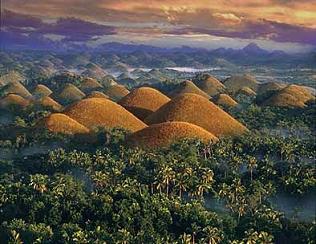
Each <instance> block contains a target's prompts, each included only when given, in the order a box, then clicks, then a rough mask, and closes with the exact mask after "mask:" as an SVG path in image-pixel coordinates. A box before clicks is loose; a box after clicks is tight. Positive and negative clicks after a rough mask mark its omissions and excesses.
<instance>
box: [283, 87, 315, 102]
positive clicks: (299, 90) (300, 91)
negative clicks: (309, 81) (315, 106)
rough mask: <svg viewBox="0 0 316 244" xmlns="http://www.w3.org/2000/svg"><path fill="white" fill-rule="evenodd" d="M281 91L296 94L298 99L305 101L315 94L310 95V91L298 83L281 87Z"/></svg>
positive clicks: (312, 97)
mask: <svg viewBox="0 0 316 244" xmlns="http://www.w3.org/2000/svg"><path fill="white" fill-rule="evenodd" d="M282 92H283V93H288V94H292V95H293V96H296V97H297V98H298V99H300V100H301V101H302V102H304V103H305V102H307V101H309V100H313V99H315V96H313V95H312V93H311V92H310V91H309V90H308V89H306V88H304V87H302V86H298V85H289V86H286V87H285V88H283V89H282Z"/></svg>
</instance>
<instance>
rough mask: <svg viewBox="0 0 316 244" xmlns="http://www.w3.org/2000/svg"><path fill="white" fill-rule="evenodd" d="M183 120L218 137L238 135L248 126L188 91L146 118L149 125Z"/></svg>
mask: <svg viewBox="0 0 316 244" xmlns="http://www.w3.org/2000/svg"><path fill="white" fill-rule="evenodd" d="M168 121H183V122H188V123H192V124H195V125H198V126H200V127H202V128H204V129H206V130H207V131H209V132H210V133H212V134H213V135H215V136H217V137H222V136H237V135H240V134H243V133H244V132H246V131H247V128H246V127H245V126H243V125H242V124H241V123H239V122H238V121H237V120H236V119H234V118H233V117H231V116H230V115H229V114H228V113H226V112H225V111H224V110H222V109H221V108H219V107H218V106H216V105H215V104H214V103H212V102H210V101H209V100H208V99H206V98H204V97H202V96H199V95H196V94H192V93H187V94H183V95H180V96H178V97H176V98H174V99H172V100H171V101H170V102H168V103H167V104H165V105H164V106H162V107H161V108H160V109H158V110H157V111H156V112H155V113H153V114H152V115H150V116H149V117H148V118H146V119H145V122H146V123H147V124H149V125H151V124H159V123H163V122H168Z"/></svg>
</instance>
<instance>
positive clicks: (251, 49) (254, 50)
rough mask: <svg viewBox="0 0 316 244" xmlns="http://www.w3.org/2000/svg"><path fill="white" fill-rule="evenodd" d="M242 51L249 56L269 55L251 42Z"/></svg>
mask: <svg viewBox="0 0 316 244" xmlns="http://www.w3.org/2000/svg"><path fill="white" fill-rule="evenodd" d="M242 51H244V52H245V53H247V54H249V55H262V54H263V55H266V54H268V53H269V52H268V51H267V50H264V49H262V48H260V47H259V46H258V45H257V44H256V43H253V42H252V43H249V44H248V45H247V46H245V47H244V48H243V49H242Z"/></svg>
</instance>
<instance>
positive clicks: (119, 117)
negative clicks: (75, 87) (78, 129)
mask: <svg viewBox="0 0 316 244" xmlns="http://www.w3.org/2000/svg"><path fill="white" fill-rule="evenodd" d="M64 113H65V114H66V115H68V116H69V117H71V118H73V119H74V120H76V121H78V122H79V123H81V124H83V125H84V126H86V127H88V128H90V129H95V128H97V127H107V128H115V127H120V128H124V129H126V130H129V131H132V132H135V131H137V130H141V129H143V128H145V127H146V126H147V125H146V124H145V123H143V122H142V121H141V120H139V119H138V118H136V117H135V116H134V115H133V114H131V113H130V112H128V111H127V110H126V109H125V108H123V107H122V106H120V105H118V104H117V103H115V102H112V101H111V100H109V99H104V98H88V99H84V100H82V101H79V102H77V103H75V104H73V105H71V106H69V107H68V108H67V109H66V111H65V112H64Z"/></svg>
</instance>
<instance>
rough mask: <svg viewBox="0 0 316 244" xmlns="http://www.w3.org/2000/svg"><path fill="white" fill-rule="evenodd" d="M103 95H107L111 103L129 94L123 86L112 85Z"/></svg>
mask: <svg viewBox="0 0 316 244" xmlns="http://www.w3.org/2000/svg"><path fill="white" fill-rule="evenodd" d="M104 93H105V94H106V95H108V96H109V97H110V98H111V99H112V100H113V101H119V100H120V99H122V98H123V97H125V96H126V95H127V94H129V90H127V89H126V87H125V86H123V85H118V84H117V85H113V86H110V87H108V88H107V89H106V90H105V91H104Z"/></svg>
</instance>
